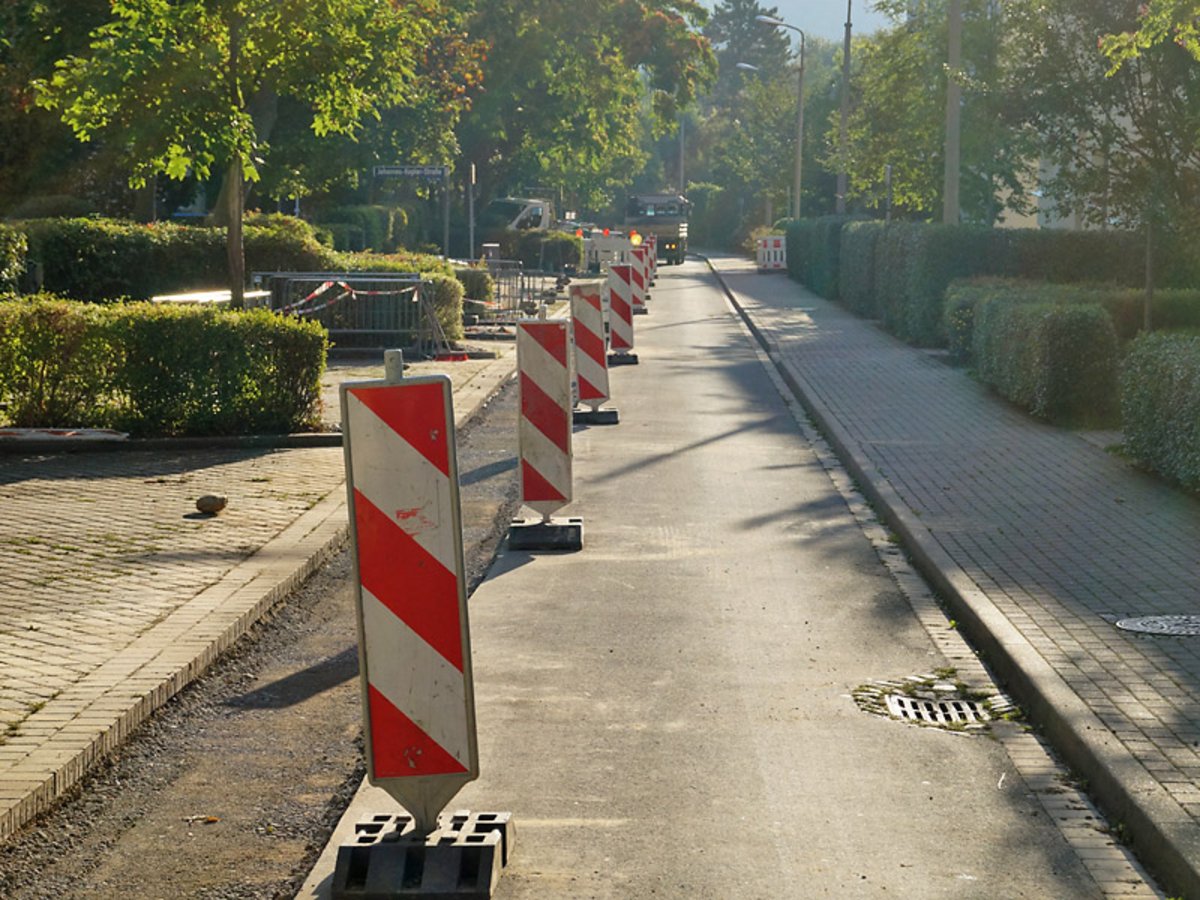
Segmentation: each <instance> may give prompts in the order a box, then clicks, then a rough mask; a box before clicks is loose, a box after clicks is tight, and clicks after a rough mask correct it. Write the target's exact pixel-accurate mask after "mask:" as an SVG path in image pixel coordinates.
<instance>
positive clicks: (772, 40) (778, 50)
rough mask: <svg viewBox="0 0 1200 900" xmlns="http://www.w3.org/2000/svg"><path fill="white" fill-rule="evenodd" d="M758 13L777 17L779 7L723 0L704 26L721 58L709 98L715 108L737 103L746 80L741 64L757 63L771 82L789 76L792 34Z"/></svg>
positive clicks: (763, 74) (759, 69)
mask: <svg viewBox="0 0 1200 900" xmlns="http://www.w3.org/2000/svg"><path fill="white" fill-rule="evenodd" d="M758 16H771V17H772V18H776V19H777V18H779V10H778V8H776V7H774V6H770V7H764V6H760V5H759V3H758V0H722V2H720V3H718V4H717V5H716V7H714V9H713V13H712V17H711V18H710V19H709V20H708V24H707V25H705V26H704V36H705V37H707V38H708V39H709V40H710V41H711V42H712V45H713V50H714V51H715V52H716V57H717V71H718V75H717V81H716V83H715V84H714V85H713V90H712V92H711V93H710V94H709V95H708V97H707V101H708V103H709V104H711V105H712V106H714V107H719V108H725V109H728V108H731V107H732V106H733V105H735V103H736V96H737V93H738V91H739V90H740V89H741V85H742V83H743V79H742V78H741V73H740V72H739V71H738V69H737V64H738V63H748V64H749V65H752V66H754V67H755V68H756V69H758V72H759V76H760V77H761V78H762V79H763V80H765V81H768V82H772V83H774V82H779V83H782V82H783V80H784V79H785V78H787V77H789V76H788V75H787V69H788V63H789V61H790V60H791V58H792V52H791V45H790V42H789V40H788V33H787V32H786V31H784V30H783V29H780V28H773V27H771V26H770V25H764V24H763V23H762V22H759V21H758V20H757V17H758Z"/></svg>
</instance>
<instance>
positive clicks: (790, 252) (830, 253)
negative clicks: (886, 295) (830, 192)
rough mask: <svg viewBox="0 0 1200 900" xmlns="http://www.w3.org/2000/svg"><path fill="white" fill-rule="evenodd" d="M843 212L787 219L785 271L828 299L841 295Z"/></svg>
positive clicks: (785, 230) (847, 220)
mask: <svg viewBox="0 0 1200 900" xmlns="http://www.w3.org/2000/svg"><path fill="white" fill-rule="evenodd" d="M848 222H850V220H849V219H848V218H846V217H845V216H821V217H820V218H817V219H799V220H796V219H792V220H789V221H788V222H787V225H786V226H785V229H784V234H785V235H786V236H787V261H788V275H789V276H790V277H791V278H793V279H795V280H796V281H799V282H800V283H801V284H803V285H805V286H806V287H808V288H809V290H811V291H813V292H814V293H816V294H819V295H820V296H822V297H824V298H825V299H827V300H837V299H838V297H839V296H840V286H839V279H840V272H841V263H840V258H841V246H842V229H843V228H844V226H845V225H846V224H847V223H848Z"/></svg>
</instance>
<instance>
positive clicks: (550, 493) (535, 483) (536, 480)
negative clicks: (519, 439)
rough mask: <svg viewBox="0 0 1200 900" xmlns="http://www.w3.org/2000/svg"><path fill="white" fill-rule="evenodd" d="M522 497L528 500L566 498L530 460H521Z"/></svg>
mask: <svg viewBox="0 0 1200 900" xmlns="http://www.w3.org/2000/svg"><path fill="white" fill-rule="evenodd" d="M521 499H522V500H525V501H526V502H529V501H534V502H538V501H542V500H566V499H567V498H566V497H564V496H563V495H562V492H561V491H559V489H558V488H556V487H555V486H554V485H552V484H551V483H550V482H549V481H547V480H546V479H545V477H543V475H542V473H541V472H539V471H538V470H537V469H535V468H534V467H533V466H531V465H530V464H529V460H527V459H523V460H521Z"/></svg>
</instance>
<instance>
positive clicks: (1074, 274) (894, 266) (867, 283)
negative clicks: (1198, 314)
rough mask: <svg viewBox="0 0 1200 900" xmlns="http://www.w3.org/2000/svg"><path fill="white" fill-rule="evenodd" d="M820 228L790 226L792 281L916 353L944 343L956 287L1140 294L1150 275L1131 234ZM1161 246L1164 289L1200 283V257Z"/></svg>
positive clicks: (1177, 246)
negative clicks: (840, 297) (1069, 286)
mask: <svg viewBox="0 0 1200 900" xmlns="http://www.w3.org/2000/svg"><path fill="white" fill-rule="evenodd" d="M823 221H828V220H821V219H814V220H807V221H805V222H800V223H796V222H793V223H789V226H788V229H787V234H788V261H789V271H790V272H791V273H792V275H793V277H799V278H800V280H802V281H804V282H805V283H806V284H808V285H809V286H810V287H811V288H813V289H814V290H816V291H817V292H818V293H822V292H823V291H825V292H827V293H824V296H827V297H830V298H831V299H835V298H836V297H837V294H838V293H839V291H840V292H841V293H844V294H846V295H847V297H848V303H847V305H848V306H849V307H850V308H851V309H855V310H858V311H862V312H863V313H864V314H867V315H877V316H879V317H880V318H881V319H882V320H883V323H884V326H885V327H886V328H888V330H890V331H892V332H893V333H894V334H896V335H897V336H899V337H901V338H903V339H905V340H907V341H909V342H911V343H914V344H917V345H920V346H934V347H937V346H944V345H945V343H946V340H947V333H946V331H945V321H946V319H945V311H944V300H945V292H946V288H947V287H948V286H949V284H950V282H951V281H954V280H956V279H961V278H967V277H977V276H995V277H1024V278H1030V279H1040V280H1045V281H1052V282H1060V283H1068V282H1111V283H1112V284H1116V285H1120V286H1124V287H1129V288H1136V287H1139V286H1140V285H1141V284H1142V280H1143V276H1144V271H1145V268H1144V267H1145V250H1144V243H1143V241H1144V238H1143V237H1142V236H1141V235H1139V234H1137V233H1133V232H1120V231H1082V232H1081V231H1060V230H1053V229H993V228H982V227H978V226H970V225H940V224H924V223H915V222H893V223H890V224H887V225H884V224H882V223H866V222H848V221H845V220H842V223H841V225H840V227H839V226H836V225H833V224H830V225H828V226H826V227H830V228H834V229H835V230H836V234H835V235H833V236H830V237H829V238H828V239H827V240H818V239H816V237H815V236H816V234H817V233H818V224H817V223H820V222H823ZM1160 244H1161V250H1160V252H1159V253H1158V257H1157V259H1156V266H1157V282H1158V284H1159V285H1160V286H1161V287H1164V288H1170V287H1188V286H1191V285H1195V284H1200V254H1197V253H1195V251H1194V250H1193V249H1192V248H1191V247H1190V245H1189V244H1188V242H1187V241H1186V240H1185V239H1182V238H1178V239H1167V238H1163V239H1162V240H1161V241H1160ZM793 256H795V260H794V261H793ZM830 271H836V272H837V273H838V279H837V281H836V282H835V283H833V285H832V287H831V284H830V279H829V277H828V276H827V275H826V274H824V273H827V272H830Z"/></svg>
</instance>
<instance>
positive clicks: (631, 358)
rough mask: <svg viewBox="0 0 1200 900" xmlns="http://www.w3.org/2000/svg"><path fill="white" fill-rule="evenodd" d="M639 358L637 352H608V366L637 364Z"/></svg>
mask: <svg viewBox="0 0 1200 900" xmlns="http://www.w3.org/2000/svg"><path fill="white" fill-rule="evenodd" d="M637 364H638V358H637V354H636V353H610V354H608V367H609V368H610V369H611V368H612V367H613V366H636V365H637Z"/></svg>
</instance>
